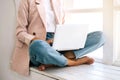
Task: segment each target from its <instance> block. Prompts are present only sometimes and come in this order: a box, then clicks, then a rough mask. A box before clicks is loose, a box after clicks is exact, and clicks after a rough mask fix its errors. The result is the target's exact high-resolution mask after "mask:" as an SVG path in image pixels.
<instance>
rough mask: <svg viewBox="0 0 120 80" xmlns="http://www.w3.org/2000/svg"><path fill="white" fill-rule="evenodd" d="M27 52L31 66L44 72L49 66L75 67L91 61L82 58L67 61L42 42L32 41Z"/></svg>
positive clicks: (87, 58)
mask: <svg viewBox="0 0 120 80" xmlns="http://www.w3.org/2000/svg"><path fill="white" fill-rule="evenodd" d="M29 52H30V60H31V62H32V64H33V65H35V66H38V67H40V70H44V69H45V67H46V66H49V65H56V66H61V67H63V66H76V65H80V64H83V63H89V62H90V60H91V59H90V58H89V57H83V58H79V59H76V60H71V59H68V58H66V57H64V56H63V55H61V54H60V53H59V52H57V51H56V50H54V49H53V48H52V47H51V46H50V45H49V44H48V43H46V42H45V41H42V40H35V41H33V42H32V43H31V45H30V47H29ZM41 64H42V65H41ZM45 65H46V66H45Z"/></svg>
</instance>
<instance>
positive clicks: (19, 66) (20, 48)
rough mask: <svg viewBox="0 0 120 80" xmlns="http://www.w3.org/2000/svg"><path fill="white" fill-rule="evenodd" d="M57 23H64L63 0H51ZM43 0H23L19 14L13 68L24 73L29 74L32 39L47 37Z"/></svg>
mask: <svg viewBox="0 0 120 80" xmlns="http://www.w3.org/2000/svg"><path fill="white" fill-rule="evenodd" d="M51 4H52V8H53V11H54V13H55V16H56V22H57V24H62V23H63V18H64V13H63V11H62V8H61V7H62V6H61V0H51ZM45 19H46V18H45V11H44V6H43V0H21V2H20V4H19V9H18V16H17V22H18V23H17V28H16V36H17V39H16V46H15V50H14V53H13V55H12V60H11V69H12V70H14V71H16V72H17V73H20V74H22V75H26V76H27V75H29V60H30V58H29V52H28V51H29V50H28V46H29V43H30V41H31V40H32V39H33V38H34V37H35V36H36V37H38V38H40V39H41V40H45V39H46V29H45V26H46V20H45Z"/></svg>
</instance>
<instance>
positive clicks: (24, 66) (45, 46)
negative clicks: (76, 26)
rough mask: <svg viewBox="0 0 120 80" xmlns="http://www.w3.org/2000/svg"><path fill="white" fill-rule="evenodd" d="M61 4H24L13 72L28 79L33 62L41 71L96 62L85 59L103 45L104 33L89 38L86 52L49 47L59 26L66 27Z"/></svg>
mask: <svg viewBox="0 0 120 80" xmlns="http://www.w3.org/2000/svg"><path fill="white" fill-rule="evenodd" d="M61 2H62V0H21V2H20V5H19V9H18V16H17V22H18V24H17V28H16V36H17V40H16V47H15V51H14V53H13V56H12V63H11V68H12V70H14V71H16V72H18V73H20V74H22V75H29V65H30V64H29V63H30V62H31V64H32V65H33V66H36V67H38V69H39V70H45V68H46V67H49V66H51V65H53V66H60V67H64V66H76V65H81V64H92V63H93V62H94V59H93V58H89V57H87V56H84V55H85V54H87V53H89V52H91V51H94V50H95V49H97V48H99V47H101V46H102V45H103V44H104V38H103V34H102V32H99V31H96V32H92V33H90V34H88V37H87V41H86V45H85V48H83V49H80V50H73V51H64V52H57V51H55V50H54V49H53V48H52V47H51V46H50V44H52V39H53V36H54V29H55V26H56V24H62V23H64V12H63V9H62V3H61ZM82 56H84V57H82Z"/></svg>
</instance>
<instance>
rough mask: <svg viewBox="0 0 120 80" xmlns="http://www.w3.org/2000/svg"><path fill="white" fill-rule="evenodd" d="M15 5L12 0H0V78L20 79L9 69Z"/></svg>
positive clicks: (6, 79) (13, 36)
mask: <svg viewBox="0 0 120 80" xmlns="http://www.w3.org/2000/svg"><path fill="white" fill-rule="evenodd" d="M15 24H16V23H15V7H14V1H13V0H0V80H20V79H17V77H15V76H14V75H13V73H12V72H11V70H10V67H9V64H10V58H11V54H12V52H13V47H14V41H15Z"/></svg>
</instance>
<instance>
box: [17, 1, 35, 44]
mask: <svg viewBox="0 0 120 80" xmlns="http://www.w3.org/2000/svg"><path fill="white" fill-rule="evenodd" d="M28 14H29V3H28V0H21V1H20V4H19V8H18V14H17V28H16V36H17V39H18V41H20V42H22V43H25V44H27V45H29V43H30V41H31V40H32V39H33V38H34V37H35V36H33V35H30V34H29V33H28V29H27V28H28V26H29V24H28V23H29V22H28V18H29V17H28Z"/></svg>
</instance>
